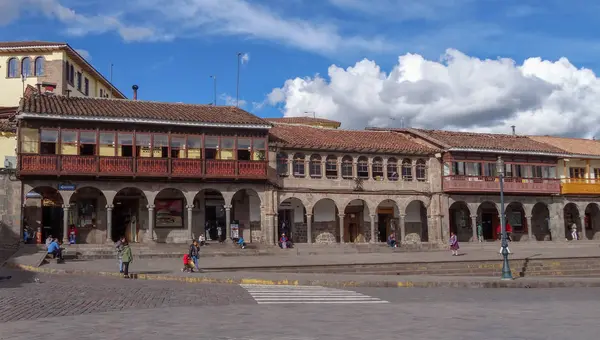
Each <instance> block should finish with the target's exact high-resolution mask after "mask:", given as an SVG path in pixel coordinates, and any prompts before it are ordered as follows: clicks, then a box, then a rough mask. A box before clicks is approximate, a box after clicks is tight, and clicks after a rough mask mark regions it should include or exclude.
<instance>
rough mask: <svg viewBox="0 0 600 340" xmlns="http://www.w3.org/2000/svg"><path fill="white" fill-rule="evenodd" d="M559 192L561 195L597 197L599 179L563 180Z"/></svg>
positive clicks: (599, 192)
mask: <svg viewBox="0 0 600 340" xmlns="http://www.w3.org/2000/svg"><path fill="white" fill-rule="evenodd" d="M560 192H561V194H563V195H574V194H575V195H577V194H581V195H598V194H600V179H597V178H563V179H562V180H561V190H560Z"/></svg>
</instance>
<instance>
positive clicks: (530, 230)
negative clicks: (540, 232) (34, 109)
mask: <svg viewBox="0 0 600 340" xmlns="http://www.w3.org/2000/svg"><path fill="white" fill-rule="evenodd" d="M525 218H527V237H528V238H529V242H534V241H535V238H534V237H533V216H531V215H529V216H525Z"/></svg>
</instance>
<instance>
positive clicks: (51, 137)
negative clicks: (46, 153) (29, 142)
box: [41, 130, 58, 143]
mask: <svg viewBox="0 0 600 340" xmlns="http://www.w3.org/2000/svg"><path fill="white" fill-rule="evenodd" d="M41 135H42V143H56V142H58V131H57V130H42V133H41Z"/></svg>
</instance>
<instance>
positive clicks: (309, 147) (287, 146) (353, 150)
mask: <svg viewBox="0 0 600 340" xmlns="http://www.w3.org/2000/svg"><path fill="white" fill-rule="evenodd" d="M270 145H271V146H275V147H280V148H285V149H295V150H306V151H335V152H349V153H374V154H402V155H434V154H436V153H438V152H441V150H431V151H426V150H418V151H408V150H385V149H378V150H375V149H360V148H348V147H327V146H323V147H316V146H313V145H301V144H290V143H284V142H274V143H270Z"/></svg>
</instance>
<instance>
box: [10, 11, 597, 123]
mask: <svg viewBox="0 0 600 340" xmlns="http://www.w3.org/2000/svg"><path fill="white" fill-rule="evenodd" d="M599 14H600V3H597V2H594V1H591V0H590V1H583V0H573V1H569V2H567V1H560V0H530V1H517V0H371V1H359V0H321V1H316V0H287V1H275V0H170V1H159V0H129V1H116V0H104V1H99V0H21V1H18V2H17V1H13V0H0V39H1V40H49V41H66V42H68V43H69V44H70V45H71V46H72V47H74V48H75V49H81V50H85V51H87V54H89V59H90V61H91V63H92V64H93V65H94V66H95V67H96V68H97V69H98V70H99V71H101V72H102V73H104V74H106V75H107V74H108V72H109V65H110V64H111V63H113V64H114V83H115V84H116V86H118V87H119V88H120V89H121V90H122V91H123V92H124V93H126V94H127V95H128V96H130V95H131V85H132V84H138V85H139V86H140V98H141V99H147V100H156V101H170V102H179V101H181V102H188V103H210V102H211V101H212V98H213V87H212V80H211V79H210V78H209V76H210V75H216V76H217V83H218V97H219V104H225V103H226V102H231V100H232V98H233V97H235V84H236V65H237V60H236V58H237V57H236V54H237V52H243V53H247V54H248V56H249V60H248V62H247V63H244V65H242V67H241V82H240V83H241V86H240V99H241V100H243V102H244V108H245V109H247V110H249V111H252V112H254V113H256V114H258V115H260V116H281V115H282V114H283V113H287V114H292V113H295V114H298V113H302V112H304V111H318V115H320V116H324V117H329V118H335V119H339V120H342V121H344V119H349V118H348V117H350V116H348V115H346V114H345V113H344V112H345V111H348V110H350V109H349V107H350V106H351V107H352V110H358V109H357V108H360V107H362V104H363V103H358V102H355V101H352V102H349V101H351V100H353V99H351V98H350V97H357V96H360V93H363V92H364V91H362V90H360V89H359V88H358V87H356V86H357V85H356V84H355V83H361V84H363V85H365V84H366V85H365V86H368V84H369V83H368V82H367V83H365V82H363V79H364V78H361V77H353V78H352V77H351V79H346V78H347V77H346V78H343V79H346V80H340V83H338V84H337V85H336V86H333V84H334V82H333V81H331V79H330V78H329V76H328V72H330V71H331V69H329V67H330V66H331V65H337V66H338V67H340V68H341V69H342V70H345V69H346V68H348V67H357V65H358V64H357V62H360V61H361V60H363V59H364V58H367V59H368V60H371V61H372V62H373V63H375V65H376V69H377V70H380V71H381V72H383V73H384V75H383V77H384V78H385V77H391V75H392V74H393V73H394V72H393V70H395V69H398V70H399V71H398V72H401V71H402V70H403V69H406V67H404V68H403V67H399V66H401V65H402V63H401V62H399V59H398V58H399V56H403V55H406V54H407V53H413V54H417V55H419V56H420V57H422V59H423V60H426V61H427V60H428V61H431V62H432V63H439V62H440V58H442V57H443V58H444V60H445V59H447V52H446V51H447V49H456V50H458V51H460V53H462V54H464V55H465V56H468V58H469V63H470V64H469V65H470V66H469V67H470V71H469V72H487V71H488V70H489V69H490V67H493V66H490V64H485V65H484V67H482V68H478V67H477V62H478V61H482V60H484V59H485V58H490V59H493V60H497V59H498V58H499V57H502V58H510V59H513V60H514V63H515V65H514V68H515V69H519V66H521V64H522V63H523V62H524V61H525V60H527V59H528V58H531V57H540V58H541V60H542V61H543V60H549V61H551V62H556V61H557V60H558V59H559V58H560V57H567V58H568V60H569V62H570V65H572V66H573V67H574V68H575V71H578V72H580V71H581V69H582V68H589V69H591V70H596V69H598V67H600V64H598V60H599V57H600V41H599V39H598V37H597V34H595V32H598V31H599V29H600V23H598V20H597V17H598V15H599ZM83 53H85V52H83ZM459 59H460V58H459ZM449 63H451V62H447V61H444V62H442V63H441V64H440V65H441V66H443V67H446V66H448V64H449ZM409 64H410V65H412V66H410V65H409V66H410V67H413V66H414V65H415V64H414V63H409ZM417 64H418V63H417ZM407 65H408V64H407ZM419 65H420V64H419ZM540 65H541V64H540ZM540 65H537V66H536V68H535V70H533V71H531V72H533V73H535V74H536V75H538V72H542V73H543V71H541V70H540V67H542V66H543V65H542V66H540ZM363 66H364V65H363ZM363 66H361V67H358V71H356V70H354V71H352V70H350V71H348V70H345V71H348V73H344V74H345V75H349V76H352V75H355V74H353V72H354V73H356V72H362V67H363ZM405 66H406V65H405ZM562 66H565V65H562ZM423 67H424V66H423ZM423 67H418V66H417V67H416V69H414V70H415V72H417V71H418V72H421V74H420V75H419V77H417V78H419V79H418V80H419V81H421V83H422V81H423V80H426V78H427V77H426V75H425V74H424V73H425V72H424V71H423V70H424V68H423ZM553 67H558V66H553ZM563 68H565V69H568V67H566V66H565V67H563ZM434 69H435V67H434ZM454 70H455V71H453V72H454V73H456V72H458V73H460V77H462V78H464V76H466V75H465V74H463V73H462V72H459V71H457V68H456V67H455V68H454ZM521 71H522V69H521ZM432 72H433V71H432ZM449 72H450V71H449ZM497 72H499V71H497ZM507 72H508V71H507ZM507 72H504V71H502V72H500V73H499V77H503V76H504V74H506V73H507ZM531 72H525V73H531ZM556 72H558V71H557V70H556V69H554V70H547V71H546V74H545V75H540V77H541V78H542V79H543V80H544V81H546V82H549V83H551V84H553V85H557V84H556V81H553V80H552V79H549V78H551V77H552V75H553V74H555V73H556ZM430 73H431V72H430ZM508 73H510V72H508ZM316 74H320V75H321V77H322V79H321V78H319V77H315V75H316ZM407 77H408V76H406V74H403V76H402V77H400V78H398V79H402V81H410V79H408V78H410V77H408V78H407ZM577 77H579V78H581V77H582V76H581V74H579V76H577ZM375 78H377V76H376V77H375ZM488 78H490V77H488ZM488 78H486V79H487V80H486V81H487V82H488V83H490V82H494V80H493V79H491V80H490V79H488ZM492 78H493V77H492ZM547 78H548V79H547ZM564 78H565V77H561V79H564ZM579 78H578V79H579ZM593 78H594V81H596V77H595V75H594V77H593ZM294 79H296V82H297V84H296V85H295V86H291V85H289V86H284V84H285V82H286V81H287V80H290V81H293V80H294ZM303 79H304V80H306V82H305V83H302V84H301V85H299V83H300V82H302V80H303ZM407 79H408V80H407ZM317 80H319V81H321V80H322V81H323V82H325V83H327V84H326V85H328V86H324V85H323V84H321V85H323V86H321V87H319V81H317ZM330 81H331V83H329V82H330ZM428 81H435V79H433V80H432V79H429V80H428ZM399 82H401V81H399ZM413 82H417V80H414V81H413ZM454 83H455V82H450V84H454ZM510 84H511V86H512V84H517V85H514V86H515V91H514V93H517V92H518V91H517V90H518V89H521V87H519V86H523V85H522V84H521V83H518V82H516V81H512V80H511V81H510ZM559 85H560V86H563V84H559ZM373 86H374V87H377V86H379V85H371V87H373ZM419 86H423V85H422V84H421V85H419ZM444 86H452V85H448V84H445V85H444ZM351 87H352V88H351ZM468 87H470V88H477V87H480V86H479V85H477V84H474V83H469V86H468ZM315 88H320V89H322V90H323V91H324V92H323V91H321V92H319V93H318V95H319V96H318V97H315V96H312V97H310V98H308V99H306V98H307V97H302V93H304V92H306V91H308V92H311V91H313V89H315ZM274 89H280V91H279V92H277V91H276V93H273V90H274ZM314 91H315V93H316V91H317V90H314ZM411 91H412V92H411V93H414V91H415V90H414V89H412V90H411ZM427 91H430V89H428V90H423V91H421V92H427ZM452 91H453V93H454V95H453V96H452V98H453V102H452V103H451V104H456V103H458V102H461V101H464V99H465V98H462V99H461V98H458V99H456V98H457V95H456V94H457V93H459V94H460V93H461V91H460V89H459V90H456V88H452ZM496 92H497V91H496ZM511 93H513V92H511ZM549 93H550V92H547V93H542V94H539V96H542V97H543V96H548V97H549V96H550V94H549ZM269 94H271V95H269ZM374 95H375V96H378V97H382V98H383V97H385V95H386V94H385V93H383V92H379V93H376V94H374ZM419 95H422V93H420V94H419ZM536 96H537V95H534V97H536ZM341 97H344V98H341ZM413 97H414V95H413ZM398 98H404V99H407V100H404V99H403V100H404V102H403V103H404V104H406V103H407V102H411V101H414V100H413V99H414V98H410V97H409V96H408V95H407V94H406V93H404V92H403V93H402V95H400V94H399V95H398V97H397V98H393V99H394V100H395V101H394V102H395V103H396V104H398V101H397V99H398ZM536 98H537V97H536ZM368 99H369V98H367V102H368ZM438 99H439V98H438ZM542 99H543V100H546V99H547V98H546V97H543V98H542ZM502 100H506V101H515V100H517V101H519V102H520V103H521V104H522V103H525V102H527V101H526V100H525V99H523V98H516V99H514V97H509V98H506V97H504V98H502ZM540 100H541V99H540ZM488 101H489V100H488ZM388 102H389V100H388V101H385V100H382V102H378V103H372V106H373V107H377V106H379V105H385V103H388ZM299 103H301V104H299ZM307 103H308V104H307ZM440 103H442V102H441V101H439V100H438V101H437V106H436V107H437V109H438V110H441V111H443V112H445V113H444V114H445V117H446V118H447V119H445V120H444V121H445V123H444V124H443V125H442V126H437V125H435V124H433V123H431V124H430V123H428V122H429V121H430V120H434V121H435V120H436V119H435V118H434V117H432V116H431V114H430V113H428V116H419V114H425V113H426V111H427V110H425V109H424V108H422V107H420V108H418V110H417V111H418V112H416V111H415V110H414V107H412V108H411V109H403V108H405V106H398V105H396V104H395V106H393V107H385V112H386V113H385V114H384V113H381V114H379V113H370V112H368V110H367V109H365V108H367V107H368V106H366V104H365V107H364V108H362V109H360V110H359V111H360V112H358V113H356V116H352V117H354V118H356V120H358V121H360V124H359V125H389V124H396V123H390V122H396V121H397V119H396V118H398V117H399V116H398V115H400V116H401V117H402V120H403V121H404V120H406V122H413V123H414V124H415V125H423V126H432V127H451V128H474V129H480V130H494V129H496V127H497V128H498V129H504V128H505V127H506V126H508V124H511V119H520V121H519V122H521V124H528V123H527V120H523V117H525V115H526V114H530V113H531V112H533V111H534V110H536V109H539V107H541V108H542V109H544V108H545V109H548V107H549V106H548V105H547V104H546V102H545V101H544V102H540V103H537V104H536V105H533V106H532V107H529V106H527V107H524V106H523V105H524V104H523V105H516V106H515V107H510V108H508V111H507V112H506V114H505V115H501V116H500V118H499V119H498V117H489V119H484V120H483V121H485V122H486V123H477V124H474V125H473V124H468V123H461V124H462V125H461V124H453V123H452V121H451V119H450V118H452V117H455V113H453V111H452V110H450V109H447V108H449V107H451V105H450V106H449V105H441V104H440ZM344 105H346V106H344ZM553 105H556V103H554V104H553ZM334 106H335V110H334V109H333V107H334ZM475 106H477V105H475ZM538 106H539V107H538ZM496 109H497V108H496ZM581 109H582V108H573V110H567V111H574V113H573V114H576V113H577V112H580V111H578V110H581ZM583 109H587V108H583ZM382 110H383V108H382ZM378 112H379V111H378ZM381 112H383V111H381ZM390 112H391V113H390ZM415 112H416V113H415ZM481 112H482V113H481V114H487V113H486V112H487V111H486V110H483V111H481ZM494 112H496V111H494ZM586 112H587V111H586ZM377 115H378V116H377ZM386 115H389V116H390V117H389V118H391V119H388V118H385V117H387V116H386ZM590 115H591V114H590ZM371 116H377V117H376V118H370V117H371ZM381 117H384V118H381ZM449 117H450V118H449ZM465 117H467V116H465ZM465 117H462V118H465ZM589 118H590V119H589V120H588V121H586V122H585V124H584V125H587V124H589V123H595V122H596V119H597V118H598V117H597V115H595V114H593V115H591V116H590V117H589ZM386 119H388V120H387V121H386ZM557 119H558V118H557ZM457 121H461V122H462V121H469V119H468V117H467V119H466V120H465V119H459V120H457ZM344 124H345V125H349V126H351V127H352V126H353V124H352V122H346V121H344ZM570 128H571V129H577V131H578V133H587V134H589V133H595V132H594V131H588V130H589V129H588V130H585V129H584V130H585V131H584V130H581V129H582V127H572V126H571V127H570ZM580 130H581V131H580ZM536 131H542V132H552V133H554V132H555V131H554V130H552V129H541V130H540V129H538V130H536ZM558 133H561V134H568V131H562V130H561V131H559V132H558Z"/></svg>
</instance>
